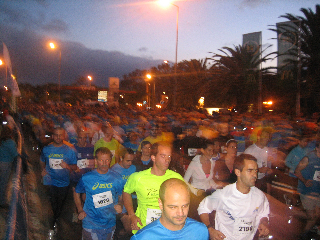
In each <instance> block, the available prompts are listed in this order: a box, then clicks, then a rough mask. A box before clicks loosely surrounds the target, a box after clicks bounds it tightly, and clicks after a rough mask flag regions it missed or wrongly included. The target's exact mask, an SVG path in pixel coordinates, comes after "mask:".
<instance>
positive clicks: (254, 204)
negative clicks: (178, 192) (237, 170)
mask: <svg viewBox="0 0 320 240" xmlns="http://www.w3.org/2000/svg"><path fill="white" fill-rule="evenodd" d="M214 210H215V211H216V217H215V229H216V230H219V231H220V232H222V233H223V234H224V235H225V236H226V238H225V240H250V239H253V237H254V235H255V233H256V231H257V229H258V226H259V223H260V219H261V218H264V217H268V215H269V212H270V210H269V202H268V200H267V198H266V196H265V194H264V193H263V192H262V191H261V190H259V189H258V188H256V187H251V189H250V192H249V193H248V194H243V193H241V192H239V191H238V190H237V187H236V183H233V184H230V185H228V186H226V187H224V188H223V189H218V190H216V191H215V192H214V193H212V194H211V195H210V196H208V197H206V198H205V199H203V200H202V202H201V203H200V205H199V207H198V213H199V215H200V214H202V213H211V212H212V211H214Z"/></svg>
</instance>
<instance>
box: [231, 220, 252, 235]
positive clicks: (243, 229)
mask: <svg viewBox="0 0 320 240" xmlns="http://www.w3.org/2000/svg"><path fill="white" fill-rule="evenodd" d="M253 230H254V226H253V220H252V218H236V219H235V223H234V227H233V234H234V235H250V234H252V233H253Z"/></svg>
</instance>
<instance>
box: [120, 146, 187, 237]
mask: <svg viewBox="0 0 320 240" xmlns="http://www.w3.org/2000/svg"><path fill="white" fill-rule="evenodd" d="M171 154H172V146H171V145H170V144H168V143H166V142H158V143H155V144H153V145H152V149H151V160H152V161H153V167H152V168H149V169H147V170H144V171H141V172H137V173H133V174H132V175H131V176H130V177H129V179H128V181H127V183H126V185H125V187H124V190H123V200H124V205H125V208H126V209H127V211H128V214H129V217H130V219H131V226H132V229H133V231H132V232H133V233H134V234H135V233H136V232H137V230H139V229H141V228H143V227H144V226H146V225H148V224H149V223H151V222H153V221H155V220H156V219H158V218H159V217H160V215H161V210H160V208H159V204H158V198H159V188H160V185H161V184H162V183H163V182H164V181H165V180H167V179H170V178H178V179H181V180H183V178H182V177H181V175H179V174H178V173H176V172H173V171H171V170H168V167H169V164H170V161H171ZM133 192H136V194H137V198H138V208H137V211H136V213H134V210H133V204H132V197H131V194H132V193H133Z"/></svg>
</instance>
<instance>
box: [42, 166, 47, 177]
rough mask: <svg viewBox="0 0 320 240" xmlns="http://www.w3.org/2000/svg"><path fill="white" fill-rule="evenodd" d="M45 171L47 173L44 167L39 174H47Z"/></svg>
mask: <svg viewBox="0 0 320 240" xmlns="http://www.w3.org/2000/svg"><path fill="white" fill-rule="evenodd" d="M47 173H48V172H47V170H46V169H45V168H44V169H42V171H41V176H42V177H44V176H45V175H47Z"/></svg>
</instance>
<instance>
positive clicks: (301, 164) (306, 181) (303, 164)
mask: <svg viewBox="0 0 320 240" xmlns="http://www.w3.org/2000/svg"><path fill="white" fill-rule="evenodd" d="M308 163H309V159H308V157H304V158H302V160H301V161H300V162H299V164H298V166H297V168H296V170H295V171H294V174H295V175H296V176H297V178H298V179H299V180H300V181H301V182H303V184H304V185H305V186H306V187H311V186H312V180H311V179H305V178H304V177H303V176H302V173H301V171H302V170H303V169H305V168H306V167H307V166H308Z"/></svg>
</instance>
